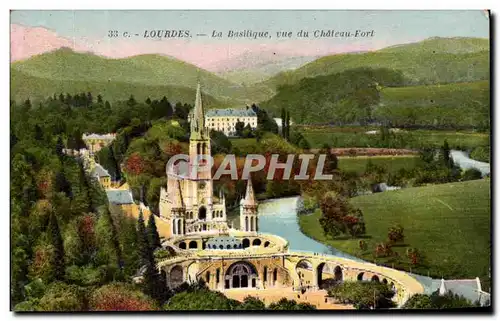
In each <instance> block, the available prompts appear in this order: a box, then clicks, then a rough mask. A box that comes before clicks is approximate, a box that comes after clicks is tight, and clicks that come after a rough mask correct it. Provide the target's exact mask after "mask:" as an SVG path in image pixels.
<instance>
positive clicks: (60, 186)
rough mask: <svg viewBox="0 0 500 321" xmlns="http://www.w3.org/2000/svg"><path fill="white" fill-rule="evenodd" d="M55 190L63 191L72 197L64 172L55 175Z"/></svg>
mask: <svg viewBox="0 0 500 321" xmlns="http://www.w3.org/2000/svg"><path fill="white" fill-rule="evenodd" d="M54 188H55V191H56V192H63V193H64V195H66V196H67V197H69V198H72V197H73V195H72V192H71V185H70V183H69V181H68V180H67V178H66V175H65V174H64V172H58V173H57V174H56V177H55V185H54Z"/></svg>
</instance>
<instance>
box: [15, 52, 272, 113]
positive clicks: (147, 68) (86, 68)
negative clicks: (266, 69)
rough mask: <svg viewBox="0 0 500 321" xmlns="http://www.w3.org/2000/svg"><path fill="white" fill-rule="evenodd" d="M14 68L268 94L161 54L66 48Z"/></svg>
mask: <svg viewBox="0 0 500 321" xmlns="http://www.w3.org/2000/svg"><path fill="white" fill-rule="evenodd" d="M11 68H12V69H14V70H17V71H21V72H23V73H25V74H27V75H30V76H34V77H38V78H45V79H53V80H72V81H87V82H98V83H102V82H122V83H133V84H143V85H149V86H183V87H187V88H192V89H194V88H196V84H197V81H198V80H200V81H201V83H202V84H203V89H204V91H205V92H206V93H208V94H211V95H212V96H216V97H217V98H218V99H219V100H221V101H225V102H228V103H241V102H242V101H246V100H247V98H248V99H253V100H254V101H258V100H260V99H263V98H265V97H267V96H266V95H265V93H264V92H262V91H250V90H249V89H247V88H243V87H241V86H238V85H235V84H233V83H231V82H229V81H227V80H225V79H222V78H220V77H218V76H216V75H215V74H212V73H211V72H208V71H206V70H204V69H201V68H198V67H196V66H194V65H191V64H189V63H186V62H183V61H180V60H177V59H175V58H171V57H166V56H160V55H141V56H134V57H129V58H123V59H108V58H104V57H100V56H97V55H93V54H90V53H77V52H73V51H72V50H70V49H66V48H63V49H59V50H55V51H52V52H48V53H44V54H41V55H37V56H34V57H31V58H30V59H27V60H23V61H17V62H14V63H12V64H11ZM16 89H17V88H16ZM252 94H254V95H256V96H255V97H253V96H252Z"/></svg>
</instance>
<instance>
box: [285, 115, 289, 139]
mask: <svg viewBox="0 0 500 321" xmlns="http://www.w3.org/2000/svg"><path fill="white" fill-rule="evenodd" d="M285 123H286V127H285V128H286V131H285V139H286V140H287V141H290V112H289V111H287V112H286V121H285Z"/></svg>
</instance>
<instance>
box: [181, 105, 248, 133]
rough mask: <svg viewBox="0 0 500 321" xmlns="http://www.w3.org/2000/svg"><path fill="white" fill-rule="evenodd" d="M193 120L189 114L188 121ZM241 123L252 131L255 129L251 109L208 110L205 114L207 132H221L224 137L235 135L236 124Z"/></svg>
mask: <svg viewBox="0 0 500 321" xmlns="http://www.w3.org/2000/svg"><path fill="white" fill-rule="evenodd" d="M192 118H193V115H192V113H191V114H190V117H189V121H191V120H192ZM238 122H242V123H244V124H245V126H247V125H250V127H251V128H252V129H256V128H257V114H256V113H255V112H254V111H253V109H252V108H250V107H246V108H227V109H210V110H208V111H207V112H206V114H205V124H206V126H207V128H208V129H209V130H212V129H213V130H216V131H220V132H223V133H224V134H225V135H226V136H235V135H236V123H238Z"/></svg>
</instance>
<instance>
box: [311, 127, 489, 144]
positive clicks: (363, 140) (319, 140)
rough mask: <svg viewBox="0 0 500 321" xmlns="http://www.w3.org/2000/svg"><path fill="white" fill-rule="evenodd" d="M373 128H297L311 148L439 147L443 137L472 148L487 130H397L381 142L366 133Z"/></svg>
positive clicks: (486, 136) (485, 138)
mask: <svg viewBox="0 0 500 321" xmlns="http://www.w3.org/2000/svg"><path fill="white" fill-rule="evenodd" d="M369 130H374V128H370V127H357V128H356V127H348V128H345V127H331V128H325V127H321V128H314V127H304V128H302V129H301V132H302V133H303V135H304V137H305V138H306V139H307V141H308V142H309V144H310V145H311V147H312V148H320V147H321V146H323V144H325V143H326V144H329V145H330V146H332V147H334V148H335V147H338V148H348V147H393V148H409V149H419V148H423V147H432V148H435V147H440V146H442V145H443V143H444V140H447V141H448V144H449V145H450V147H451V148H456V149H472V148H474V147H476V146H488V145H489V134H487V133H478V132H473V131H442V130H408V131H403V132H401V133H397V134H396V136H397V137H399V138H400V140H397V141H394V142H393V145H392V146H390V145H388V144H381V142H380V135H376V134H375V135H368V134H366V132H367V131H369Z"/></svg>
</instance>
